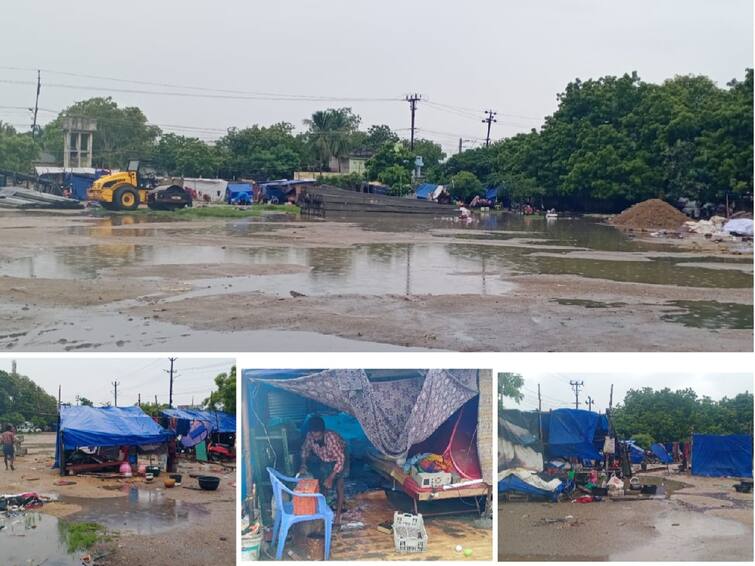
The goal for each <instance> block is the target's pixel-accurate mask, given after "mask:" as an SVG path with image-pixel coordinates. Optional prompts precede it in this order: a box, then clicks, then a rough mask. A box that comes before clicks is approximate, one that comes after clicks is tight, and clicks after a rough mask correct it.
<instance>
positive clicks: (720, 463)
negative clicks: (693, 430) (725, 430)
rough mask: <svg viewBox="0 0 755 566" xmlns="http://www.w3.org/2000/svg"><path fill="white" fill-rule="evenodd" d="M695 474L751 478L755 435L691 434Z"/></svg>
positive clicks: (692, 461)
mask: <svg viewBox="0 0 755 566" xmlns="http://www.w3.org/2000/svg"><path fill="white" fill-rule="evenodd" d="M691 465H692V475H694V476H709V477H725V476H731V477H743V478H751V477H752V435H749V434H730V435H724V436H718V435H714V434H693V435H692V459H691Z"/></svg>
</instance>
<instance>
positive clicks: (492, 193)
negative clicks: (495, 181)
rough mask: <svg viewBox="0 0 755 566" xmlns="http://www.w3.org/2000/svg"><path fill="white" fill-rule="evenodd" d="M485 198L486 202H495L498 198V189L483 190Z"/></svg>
mask: <svg viewBox="0 0 755 566" xmlns="http://www.w3.org/2000/svg"><path fill="white" fill-rule="evenodd" d="M485 198H486V199H488V200H496V199H497V198H498V187H488V188H487V189H485Z"/></svg>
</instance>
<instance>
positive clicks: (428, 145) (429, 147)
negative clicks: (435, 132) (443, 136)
mask: <svg viewBox="0 0 755 566" xmlns="http://www.w3.org/2000/svg"><path fill="white" fill-rule="evenodd" d="M403 143H404V146H406V149H407V150H409V142H408V141H406V140H404V142H403ZM409 153H410V155H411V156H412V160H411V167H412V168H414V158H415V157H416V156H418V155H421V156H422V163H423V165H422V176H423V177H424V178H425V179H428V180H431V181H439V180H440V178H439V177H440V175H441V174H442V170H441V162H442V161H443V160H444V159H445V158H446V154H445V153H444V152H443V148H442V147H441V146H440V144H437V143H435V142H434V141H431V140H425V139H415V140H414V151H411V150H409Z"/></svg>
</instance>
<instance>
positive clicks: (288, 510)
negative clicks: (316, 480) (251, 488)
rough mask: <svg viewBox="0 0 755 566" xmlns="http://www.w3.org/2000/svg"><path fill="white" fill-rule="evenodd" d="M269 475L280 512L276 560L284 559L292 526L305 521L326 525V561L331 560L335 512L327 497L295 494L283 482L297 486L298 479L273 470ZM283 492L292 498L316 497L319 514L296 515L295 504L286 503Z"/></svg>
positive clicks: (276, 532)
mask: <svg viewBox="0 0 755 566" xmlns="http://www.w3.org/2000/svg"><path fill="white" fill-rule="evenodd" d="M267 473H268V474H270V483H271V484H272V486H273V496H274V497H275V505H276V508H277V510H278V511H277V513H276V514H275V524H274V525H273V540H275V538H276V537H277V538H278V547H277V549H276V551H275V559H276V560H281V559H283V547H284V546H285V545H286V537H287V536H288V530H289V529H290V528H291V525H295V524H296V523H303V522H304V521H319V520H322V521H323V522H324V523H325V560H329V559H330V534H331V531H332V528H333V510H332V509H331V508H330V507H329V506H328V504H327V503H326V501H325V496H324V495H323V494H322V493H294V492H293V491H292V490H291V489H289V488H287V487H286V485H285V484H284V483H283V482H289V483H293V484H297V483H299V479H298V478H290V477H288V476H284V475H283V474H281V473H280V472H278V471H277V470H274V469H273V468H267ZM283 492H286V493H287V494H289V496H291V497H294V496H296V497H315V498H316V499H317V513H314V514H313V515H294V503H293V501H291V500H288V501H284V500H283Z"/></svg>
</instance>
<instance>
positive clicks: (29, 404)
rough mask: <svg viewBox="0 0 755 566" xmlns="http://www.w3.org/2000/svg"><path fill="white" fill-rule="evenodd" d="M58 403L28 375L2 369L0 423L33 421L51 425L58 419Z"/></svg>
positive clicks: (40, 424)
mask: <svg viewBox="0 0 755 566" xmlns="http://www.w3.org/2000/svg"><path fill="white" fill-rule="evenodd" d="M57 415H58V403H57V401H56V399H55V397H53V396H52V395H49V394H48V393H47V392H45V391H44V390H43V389H42V388H41V387H39V386H38V385H37V384H36V383H34V382H33V381H32V380H31V379H29V378H28V377H24V376H21V375H17V374H11V373H7V372H4V371H0V423H10V424H13V425H18V424H20V423H22V422H24V421H31V422H34V423H35V424H37V425H38V426H45V427H51V426H53V425H54V424H55V422H56V421H57V418H58V417H57Z"/></svg>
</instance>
